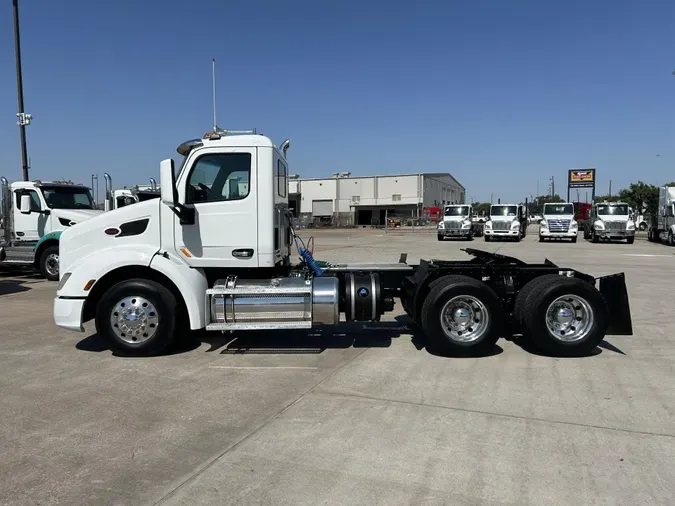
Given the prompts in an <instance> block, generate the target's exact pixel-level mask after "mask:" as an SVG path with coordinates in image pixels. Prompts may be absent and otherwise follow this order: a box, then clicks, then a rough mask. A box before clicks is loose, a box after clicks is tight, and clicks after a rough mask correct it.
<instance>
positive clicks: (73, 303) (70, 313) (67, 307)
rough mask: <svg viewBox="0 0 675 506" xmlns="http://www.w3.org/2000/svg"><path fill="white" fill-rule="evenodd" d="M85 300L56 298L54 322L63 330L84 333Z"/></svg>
mask: <svg viewBox="0 0 675 506" xmlns="http://www.w3.org/2000/svg"><path fill="white" fill-rule="evenodd" d="M84 301H85V299H65V298H63V297H55V298H54V322H55V323H56V325H58V326H59V327H61V328H64V329H68V330H74V331H77V332H84V326H83V322H82V312H83V310H84Z"/></svg>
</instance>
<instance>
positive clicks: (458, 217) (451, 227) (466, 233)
mask: <svg viewBox="0 0 675 506" xmlns="http://www.w3.org/2000/svg"><path fill="white" fill-rule="evenodd" d="M472 215H473V208H472V207H471V206H470V205H465V204H462V205H448V206H445V207H444V208H443V218H442V220H441V221H439V222H438V227H437V235H438V240H439V241H443V240H445V239H446V238H448V237H461V238H463V239H466V240H468V241H473V236H474V227H473V223H472V221H471V217H472Z"/></svg>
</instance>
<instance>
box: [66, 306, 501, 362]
mask: <svg viewBox="0 0 675 506" xmlns="http://www.w3.org/2000/svg"><path fill="white" fill-rule="evenodd" d="M400 337H410V338H411V343H412V344H413V346H414V347H415V349H416V350H417V351H423V350H426V351H427V352H428V353H430V354H432V355H438V356H441V355H440V354H439V353H436V352H435V351H434V350H433V349H432V348H429V347H427V346H426V343H425V341H424V338H423V337H422V336H421V334H420V333H419V331H418V330H417V329H416V328H415V325H414V324H413V323H412V321H411V320H410V319H409V318H408V317H407V316H400V317H397V318H396V321H393V322H377V323H362V324H361V323H359V324H351V323H342V324H340V325H337V326H331V327H327V328H326V329H322V328H320V327H317V328H314V329H311V330H308V331H298V330H294V331H290V330H288V331H285V330H275V331H247V332H235V333H233V334H214V333H211V332H208V333H207V332H191V333H190V335H189V336H184V338H183V339H180V342H179V343H178V344H177V345H176V346H174V347H173V348H172V349H171V350H170V351H169V352H167V353H165V354H164V355H165V356H166V355H175V354H181V353H187V352H191V351H194V350H196V349H197V348H199V347H201V346H202V345H207V346H208V347H209V348H208V349H206V350H205V351H204V353H214V352H217V353H220V354H223V355H264V354H267V355H291V354H319V353H323V352H324V351H325V350H329V349H347V348H388V347H390V346H391V345H392V343H393V340H394V339H398V338H400ZM76 348H77V349H78V350H81V351H89V352H103V351H108V350H109V349H110V348H109V347H108V345H107V344H106V342H105V341H104V340H103V338H101V337H100V336H99V335H98V334H93V335H91V336H89V337H86V338H85V339H83V340H82V341H80V342H79V343H77V345H76ZM503 351H504V350H503V349H502V348H501V347H499V346H495V347H494V348H493V349H492V350H490V351H489V352H487V353H482V354H480V355H477V354H475V353H474V354H471V355H468V354H467V355H457V356H456V358H462V357H472V358H476V357H488V356H494V355H498V354H500V353H502V352H503ZM113 355H115V356H120V357H123V356H126V355H123V354H121V353H118V352H113Z"/></svg>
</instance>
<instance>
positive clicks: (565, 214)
mask: <svg viewBox="0 0 675 506" xmlns="http://www.w3.org/2000/svg"><path fill="white" fill-rule="evenodd" d="M578 233H579V225H578V224H577V222H576V221H575V220H574V204H572V203H571V202H557V203H555V204H552V203H546V204H544V218H543V219H542V220H541V221H540V222H539V242H544V241H545V240H550V239H570V240H571V241H572V242H577V234H578Z"/></svg>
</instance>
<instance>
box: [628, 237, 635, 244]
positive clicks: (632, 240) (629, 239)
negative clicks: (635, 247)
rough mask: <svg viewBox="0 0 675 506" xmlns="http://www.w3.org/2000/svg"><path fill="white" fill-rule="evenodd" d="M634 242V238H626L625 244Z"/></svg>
mask: <svg viewBox="0 0 675 506" xmlns="http://www.w3.org/2000/svg"><path fill="white" fill-rule="evenodd" d="M634 242H635V237H626V244H633V243H634Z"/></svg>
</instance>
